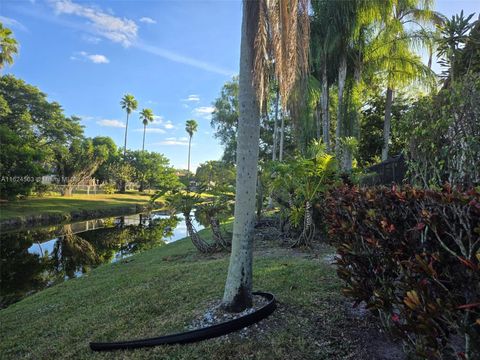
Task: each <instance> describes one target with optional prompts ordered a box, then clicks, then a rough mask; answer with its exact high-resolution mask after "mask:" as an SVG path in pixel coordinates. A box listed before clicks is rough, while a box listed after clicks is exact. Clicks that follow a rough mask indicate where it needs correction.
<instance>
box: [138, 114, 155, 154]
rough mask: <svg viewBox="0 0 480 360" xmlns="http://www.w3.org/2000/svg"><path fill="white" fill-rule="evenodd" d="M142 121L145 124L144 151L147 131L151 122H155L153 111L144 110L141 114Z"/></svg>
mask: <svg viewBox="0 0 480 360" xmlns="http://www.w3.org/2000/svg"><path fill="white" fill-rule="evenodd" d="M140 120H142V123H143V143H142V151H144V150H145V132H146V130H147V125H148V123H149V122H152V121H153V111H152V109H142V111H141V112H140Z"/></svg>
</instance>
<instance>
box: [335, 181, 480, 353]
mask: <svg viewBox="0 0 480 360" xmlns="http://www.w3.org/2000/svg"><path fill="white" fill-rule="evenodd" d="M327 209H328V210H327V211H328V216H327V218H328V229H329V239H330V241H331V243H332V244H333V245H334V246H335V247H336V248H337V252H338V256H337V269H338V274H339V276H340V278H341V279H343V280H344V281H345V285H346V286H345V288H344V294H345V295H346V296H348V297H351V298H353V299H354V300H355V302H356V303H357V304H358V303H361V302H365V303H366V305H367V307H368V308H369V309H371V310H373V311H374V313H376V314H377V315H378V316H379V318H380V319H381V322H382V324H383V325H384V326H385V327H387V328H388V329H389V330H391V332H392V333H393V334H394V335H396V336H399V337H400V338H402V339H403V340H404V343H405V344H406V345H407V349H409V350H410V351H411V352H412V354H416V356H418V357H420V358H424V359H448V358H452V359H480V193H479V191H478V189H477V190H475V189H472V190H470V191H468V192H459V191H456V190H453V189H451V188H450V187H445V188H444V189H443V190H442V191H433V190H419V189H415V188H412V187H405V188H402V189H400V188H397V187H395V186H394V187H393V188H391V189H388V188H368V189H361V188H357V187H350V186H344V187H341V188H338V189H336V190H335V191H333V192H331V193H330V195H329V198H328V206H327Z"/></svg>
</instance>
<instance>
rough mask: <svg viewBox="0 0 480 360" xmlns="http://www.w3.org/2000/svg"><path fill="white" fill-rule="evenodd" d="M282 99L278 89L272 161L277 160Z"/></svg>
mask: <svg viewBox="0 0 480 360" xmlns="http://www.w3.org/2000/svg"><path fill="white" fill-rule="evenodd" d="M279 99H280V91H279V89H278V88H277V94H276V96H275V119H274V120H273V121H274V123H273V149H272V160H273V161H275V160H277V142H278V103H279Z"/></svg>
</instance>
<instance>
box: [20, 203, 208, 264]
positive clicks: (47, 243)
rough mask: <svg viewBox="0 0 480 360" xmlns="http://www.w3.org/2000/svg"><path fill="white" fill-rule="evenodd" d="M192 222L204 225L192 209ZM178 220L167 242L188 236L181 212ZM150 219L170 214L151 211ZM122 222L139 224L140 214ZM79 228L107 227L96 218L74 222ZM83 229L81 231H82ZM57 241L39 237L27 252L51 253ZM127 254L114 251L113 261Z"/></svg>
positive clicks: (78, 231) (161, 217)
mask: <svg viewBox="0 0 480 360" xmlns="http://www.w3.org/2000/svg"><path fill="white" fill-rule="evenodd" d="M191 215H192V224H193V226H194V227H195V228H196V229H197V230H202V229H203V228H204V227H203V225H200V224H199V223H198V222H197V221H196V220H195V213H194V212H193V211H192V214H191ZM175 216H176V217H177V218H178V219H179V221H178V224H177V226H176V227H175V229H173V235H172V236H171V237H168V238H165V239H164V241H165V242H166V243H167V244H168V243H172V242H174V241H177V240H180V239H183V238H185V237H187V236H188V234H187V226H186V225H185V219H184V217H183V215H182V214H176V215H175ZM151 217H152V219H153V220H155V219H168V218H169V217H170V215H166V214H162V213H153V214H152V215H151ZM121 221H122V220H121V217H117V218H115V220H114V224H117V225H118V224H119V223H121ZM123 222H124V224H125V226H131V225H139V224H140V214H135V215H127V216H124V217H123ZM75 225H76V227H77V228H79V230H77V231H74V232H75V233H77V234H79V233H83V232H86V231H91V230H96V229H100V228H103V227H108V226H105V223H104V221H103V219H97V220H89V221H83V222H79V223H76V224H75ZM87 229H88V230H87ZM82 230H83V231H82ZM57 241H58V237H56V238H53V239H50V240H41V239H39V242H35V243H33V245H32V246H30V247H29V249H28V252H29V253H30V254H37V255H42V254H45V253H47V254H51V253H52V251H53V247H54V246H55V243H56V242H57ZM127 256H129V255H127V254H120V253H116V254H115V258H114V260H113V261H117V260H119V259H121V258H125V257H127Z"/></svg>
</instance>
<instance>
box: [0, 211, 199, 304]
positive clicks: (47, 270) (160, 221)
mask: <svg viewBox="0 0 480 360" xmlns="http://www.w3.org/2000/svg"><path fill="white" fill-rule="evenodd" d="M192 215H195V214H192ZM192 222H193V225H194V226H195V228H196V229H197V230H201V229H203V225H202V224H200V223H199V222H198V221H197V220H196V219H195V216H192ZM186 236H187V229H186V226H185V221H184V218H183V215H181V214H176V215H174V216H170V215H167V214H165V213H160V212H151V213H147V214H135V215H127V216H119V217H110V218H103V219H94V220H88V221H82V222H77V223H71V224H62V225H58V226H50V227H44V228H38V229H22V230H20V231H14V232H8V233H2V234H0V309H1V308H5V307H6V306H8V305H10V304H12V303H14V302H16V301H19V300H20V299H22V298H23V297H25V296H27V295H30V294H32V293H34V292H37V291H40V290H42V289H44V288H46V287H48V286H52V285H55V284H58V283H60V282H63V281H65V280H68V279H71V278H75V277H79V276H82V274H84V273H86V272H88V271H89V270H90V269H92V268H94V267H96V266H98V265H100V264H103V263H108V262H115V261H118V260H120V259H122V258H125V257H128V256H131V255H132V254H135V253H138V252H141V251H145V250H148V249H151V248H153V247H156V246H161V245H164V244H167V243H170V242H173V241H176V240H179V239H181V238H184V237H186Z"/></svg>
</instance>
